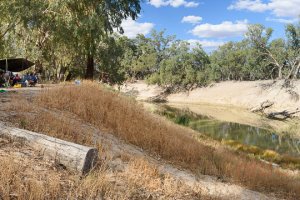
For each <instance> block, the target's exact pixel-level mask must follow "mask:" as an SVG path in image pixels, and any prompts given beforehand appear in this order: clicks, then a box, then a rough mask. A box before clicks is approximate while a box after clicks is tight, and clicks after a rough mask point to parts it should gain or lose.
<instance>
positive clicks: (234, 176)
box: [16, 83, 300, 198]
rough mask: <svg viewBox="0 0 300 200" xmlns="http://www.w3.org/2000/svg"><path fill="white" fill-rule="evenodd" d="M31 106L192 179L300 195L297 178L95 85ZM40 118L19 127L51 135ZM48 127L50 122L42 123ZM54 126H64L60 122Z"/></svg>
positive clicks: (68, 89) (62, 91) (56, 92)
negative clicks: (64, 115) (59, 114)
mask: <svg viewBox="0 0 300 200" xmlns="http://www.w3.org/2000/svg"><path fill="white" fill-rule="evenodd" d="M57 97H59V98H57ZM34 105H35V107H42V108H46V109H49V110H54V111H55V110H60V111H64V112H68V113H72V114H75V115H76V116H77V117H78V118H79V119H80V120H83V121H84V122H86V123H91V124H92V125H94V126H95V127H98V128H99V129H105V130H107V131H109V132H110V133H112V134H114V135H116V136H117V137H119V138H120V139H123V140H125V141H126V142H128V143H131V144H134V145H136V146H139V147H141V148H142V149H144V150H146V151H147V152H148V153H150V154H151V155H154V156H155V157H160V158H162V159H164V160H166V161H168V162H170V163H172V164H175V165H178V166H182V167H184V168H186V169H189V170H191V171H193V172H194V173H195V174H207V175H213V176H217V177H220V178H221V179H223V180H227V181H230V182H233V183H239V184H242V185H245V186H247V187H248V188H251V189H254V190H257V191H262V192H270V193H275V194H277V195H279V196H281V195H283V196H289V197H291V198H292V197H296V196H299V195H300V194H299V187H300V179H299V177H292V176H290V175H288V174H286V173H284V172H281V171H280V170H279V169H276V168H273V167H272V166H271V165H268V164H265V163H262V162H260V161H257V160H255V159H250V158H247V157H245V156H244V155H239V154H238V153H234V152H231V151H229V150H225V149H222V148H213V147H210V146H207V145H205V144H203V143H201V142H200V143H199V142H198V141H197V140H196V139H195V138H194V137H193V134H194V132H192V131H189V130H188V129H185V128H182V127H180V126H178V125H174V124H172V123H171V122H168V121H166V120H164V119H162V118H160V117H158V116H154V115H149V113H148V112H146V111H145V110H144V109H143V108H142V106H141V105H137V102H136V101H135V100H131V99H128V98H126V97H123V96H122V95H120V94H119V93H116V92H113V91H108V90H107V89H105V88H102V87H101V86H99V85H98V84H94V83H88V84H84V85H82V86H78V87H73V86H65V87H61V88H58V89H52V90H49V91H46V92H44V93H43V94H42V95H41V96H40V97H39V98H38V99H37V101H34ZM16 110H18V109H16ZM43 116H44V113H43V112H42V113H41V114H40V115H39V116H35V117H34V118H26V119H27V121H26V122H24V123H23V124H26V128H28V129H32V130H35V131H43V132H45V133H51V132H52V130H55V128H52V126H51V124H53V123H54V122H51V123H50V124H49V126H47V125H46V126H39V124H45V120H43V119H45V118H44V117H43ZM47 121H54V119H52V118H51V119H50V118H47ZM58 121H60V122H61V123H62V122H63V121H61V120H59V119H58ZM46 124H47V123H46ZM59 124H60V123H59ZM47 127H48V128H47ZM50 127H51V128H50ZM53 127H57V126H53ZM64 130H65V129H64ZM66 130H68V129H66ZM54 132H56V131H54ZM57 133H61V134H60V135H56V136H57V137H60V138H65V139H68V140H71V141H77V142H78V139H76V138H78V135H76V134H75V133H76V132H75V133H74V134H75V135H74V136H73V137H69V135H70V134H69V133H68V132H67V133H66V135H65V134H63V133H62V131H60V132H57ZM70 133H71V134H72V133H73V131H71V132H70ZM79 141H80V140H79ZM81 142H82V143H86V142H87V141H82V140H81Z"/></svg>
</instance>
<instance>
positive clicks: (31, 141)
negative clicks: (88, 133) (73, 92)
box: [0, 122, 98, 174]
mask: <svg viewBox="0 0 300 200" xmlns="http://www.w3.org/2000/svg"><path fill="white" fill-rule="evenodd" d="M0 135H4V136H7V137H10V138H12V139H19V140H22V141H24V142H25V144H27V145H28V146H30V147H32V148H33V149H35V150H37V151H39V152H40V153H42V155H43V156H45V157H49V158H52V159H55V161H56V162H58V163H59V164H62V165H64V166H65V167H66V168H67V169H71V170H75V171H78V172H81V173H83V174H85V173H87V172H89V171H90V169H91V168H92V167H94V166H95V164H96V162H97V158H98V151H97V149H96V148H91V147H86V146H83V145H79V144H75V143H72V142H67V141H64V140H61V139H57V138H53V137H50V136H47V135H43V134H39V133H35V132H32V131H28V130H23V129H19V128H12V127H8V126H6V125H4V124H3V123H1V122H0Z"/></svg>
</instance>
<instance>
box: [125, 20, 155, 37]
mask: <svg viewBox="0 0 300 200" xmlns="http://www.w3.org/2000/svg"><path fill="white" fill-rule="evenodd" d="M121 26H122V27H123V29H124V35H126V36H127V37H129V38H134V37H136V36H137V34H144V35H147V34H148V33H149V32H150V31H151V30H152V29H153V27H154V24H153V23H139V22H136V21H134V20H132V19H127V20H125V21H123V22H122V24H121Z"/></svg>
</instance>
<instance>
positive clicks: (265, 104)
mask: <svg viewBox="0 0 300 200" xmlns="http://www.w3.org/2000/svg"><path fill="white" fill-rule="evenodd" d="M273 105H274V102H271V101H269V100H267V101H264V102H262V103H261V104H260V105H259V106H257V107H254V108H252V109H251V112H263V111H264V110H265V109H266V108H269V107H271V106H273Z"/></svg>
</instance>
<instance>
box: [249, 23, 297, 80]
mask: <svg viewBox="0 0 300 200" xmlns="http://www.w3.org/2000/svg"><path fill="white" fill-rule="evenodd" d="M272 32H273V30H272V29H270V28H265V27H264V26H263V25H260V24H256V25H250V26H249V28H248V32H247V33H246V36H247V38H248V39H249V41H250V42H251V43H252V45H253V47H254V48H256V49H257V51H258V52H259V54H260V56H261V57H262V58H263V59H264V60H265V61H266V63H265V64H266V65H269V66H272V69H271V73H273V72H274V71H276V72H277V78H278V79H282V78H286V79H288V78H297V76H298V75H299V69H300V56H299V54H300V45H299V41H300V39H299V38H300V31H299V25H298V26H296V25H293V24H289V25H287V27H286V36H287V40H284V39H277V40H273V41H270V38H271V36H272Z"/></svg>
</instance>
